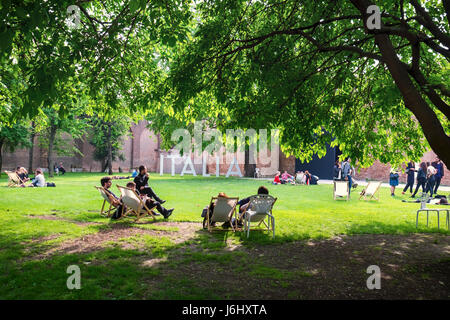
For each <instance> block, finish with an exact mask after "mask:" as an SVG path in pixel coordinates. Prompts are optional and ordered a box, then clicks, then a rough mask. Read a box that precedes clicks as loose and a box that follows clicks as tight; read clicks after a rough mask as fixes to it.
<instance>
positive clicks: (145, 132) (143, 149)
mask: <svg viewBox="0 0 450 320" xmlns="http://www.w3.org/2000/svg"><path fill="white" fill-rule="evenodd" d="M147 125H148V122H147V121H144V120H142V121H139V122H138V123H137V124H134V125H133V126H132V127H131V128H130V135H129V136H127V137H124V142H123V148H122V151H121V152H122V154H123V155H124V160H123V161H122V160H119V161H114V162H113V166H112V167H113V171H114V172H124V173H127V172H130V171H132V169H133V168H137V167H139V166H140V165H145V166H147V168H148V170H149V171H150V172H158V173H159V172H163V173H171V172H172V170H173V171H174V173H176V174H180V173H181V172H182V171H183V169H186V167H185V166H186V161H185V159H183V158H182V157H181V156H179V154H178V152H177V151H175V150H169V151H165V150H161V148H160V145H161V138H160V137H159V136H158V135H157V134H155V133H154V132H153V131H151V130H149V129H148V128H147ZM38 139H39V137H38V136H37V137H36V138H35V147H34V152H33V169H35V168H42V169H43V170H44V171H46V168H47V151H46V150H45V149H42V148H40V147H39V144H38V143H37V142H38ZM68 141H70V142H69V143H72V144H75V145H76V146H77V148H78V149H79V150H80V151H81V153H82V154H83V155H75V156H71V157H61V156H58V155H55V156H54V162H56V163H59V162H62V163H63V165H64V167H65V168H66V170H67V171H74V172H80V171H82V172H100V171H101V168H102V164H101V163H100V162H99V161H96V160H94V158H93V153H94V147H93V146H92V145H91V144H90V143H89V142H88V139H79V140H70V139H69V140H68ZM267 156H268V157H270V159H271V160H270V164H265V165H261V164H257V165H256V167H257V168H259V169H260V174H261V175H262V176H265V177H269V176H270V177H271V176H274V175H275V173H276V171H278V170H279V171H282V172H283V171H284V170H286V171H287V172H289V173H291V174H294V172H295V171H296V170H305V169H306V170H309V171H310V172H311V173H312V174H316V175H318V176H319V178H322V179H330V178H331V177H332V170H333V164H334V159H335V158H336V151H335V149H333V148H328V152H327V155H326V156H325V157H323V158H322V159H316V158H314V159H313V161H311V162H310V163H301V162H300V161H299V160H298V159H296V158H295V157H293V156H290V157H286V156H285V155H284V154H283V152H281V150H279V148H278V149H277V150H272V151H270V150H269V151H268V152H267ZM238 157H240V159H241V160H242V159H243V157H244V155H243V154H242V153H238ZM172 158H173V159H172ZM200 158H202V159H206V162H207V164H206V165H205V166H203V164H202V162H203V160H202V159H200V160H198V159H197V161H195V160H194V156H191V160H192V166H193V168H194V170H195V172H196V174H197V175H202V173H203V172H204V171H205V172H206V173H208V174H210V175H212V176H213V175H216V171H217V168H218V169H219V174H220V175H221V176H223V175H226V174H227V172H228V171H229V169H230V165H231V161H232V160H231V159H226V158H225V157H223V158H222V159H221V160H220V161H219V165H217V163H216V158H215V157H213V156H206V155H205V158H203V156H200ZM161 159H162V160H161ZM435 159H436V155H435V154H434V153H433V152H432V151H429V152H427V153H426V154H424V156H423V157H422V159H421V161H429V162H432V161H434V160H435ZM172 162H173V169H172ZM240 162H241V163H240V164H239V170H240V172H241V173H242V175H245V166H244V164H243V163H242V161H240ZM28 163H29V150H28V149H18V150H16V151H15V152H13V153H8V152H5V151H4V152H3V170H13V169H14V168H15V167H17V166H23V167H26V168H28ZM161 169H162V170H161ZM188 169H190V167H189V168H188ZM233 171H236V169H234V170H233ZM389 172H390V166H389V165H385V164H382V163H380V162H378V161H376V162H375V163H374V164H373V165H372V166H371V167H369V168H365V169H360V170H359V172H357V173H356V180H366V179H369V180H381V181H383V182H388V181H389ZM233 175H236V174H233ZM400 182H403V183H404V182H406V174H401V175H400ZM441 184H443V185H450V171H449V170H448V169H447V168H445V174H444V178H443V179H442V182H441Z"/></svg>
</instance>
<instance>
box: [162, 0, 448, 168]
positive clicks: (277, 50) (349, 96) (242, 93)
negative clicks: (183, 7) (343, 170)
mask: <svg viewBox="0 0 450 320" xmlns="http://www.w3.org/2000/svg"><path fill="white" fill-rule="evenodd" d="M372 4H376V5H378V6H379V8H380V9H381V12H382V14H381V28H380V29H375V30H370V29H368V28H367V24H366V21H367V19H368V17H369V16H370V14H368V13H367V8H368V6H369V5H372ZM449 9H450V1H448V0H444V1H443V3H442V2H441V1H423V2H422V3H420V2H419V1H416V0H411V1H393V0H384V1H376V2H375V3H373V2H372V1H368V0H334V1H330V0H323V1H322V0H318V1H309V0H286V1H279V0H267V1H251V0H216V1H201V2H199V3H198V4H197V6H196V14H197V15H198V17H197V21H198V22H199V23H198V24H197V26H196V27H195V30H194V34H193V36H192V39H191V41H189V42H187V43H186V44H185V45H184V46H180V48H179V50H177V51H176V56H174V57H173V63H172V65H171V75H170V80H171V83H172V84H173V87H174V88H175V89H176V92H175V93H172V96H173V97H174V101H175V102H174V110H172V111H170V112H175V114H176V115H178V116H179V117H180V122H182V121H186V118H189V117H191V118H194V117H198V116H199V115H200V116H205V118H209V120H210V122H209V125H210V126H212V127H218V128H222V129H224V128H229V127H242V128H250V127H251V128H254V129H258V128H270V127H278V128H280V129H281V143H282V150H283V151H286V152H288V153H293V154H295V155H297V156H299V157H300V158H302V159H310V158H311V156H312V154H313V152H318V153H319V154H323V153H324V152H325V144H326V143H332V144H333V145H339V146H340V149H341V150H342V151H343V153H344V155H349V156H351V157H353V158H355V159H357V160H358V161H359V162H360V163H361V164H362V165H370V164H371V163H372V162H373V160H374V159H380V160H381V161H382V162H385V163H386V162H391V163H392V164H398V163H400V162H401V161H404V160H405V159H408V158H410V159H411V158H412V159H418V158H420V156H421V155H422V154H423V152H424V151H425V150H426V148H427V147H428V144H429V146H431V148H432V149H433V150H434V151H435V152H436V153H437V154H438V156H440V158H441V159H442V160H443V161H444V162H445V163H446V165H447V166H448V167H450V137H449V135H448V134H449V132H450V127H449V121H448V119H449V117H450V107H449V101H450V100H449V98H450V94H449V92H450V91H449V84H450V83H449V79H450V65H449V59H450V50H449V47H450V37H449V34H450V30H449V19H450V16H449V15H450V10H449ZM205 97H208V98H206V99H205ZM205 101H206V102H205ZM208 114H210V117H208V116H207V115H208ZM423 137H425V138H426V141H425V140H424V139H423ZM427 142H428V143H427Z"/></svg>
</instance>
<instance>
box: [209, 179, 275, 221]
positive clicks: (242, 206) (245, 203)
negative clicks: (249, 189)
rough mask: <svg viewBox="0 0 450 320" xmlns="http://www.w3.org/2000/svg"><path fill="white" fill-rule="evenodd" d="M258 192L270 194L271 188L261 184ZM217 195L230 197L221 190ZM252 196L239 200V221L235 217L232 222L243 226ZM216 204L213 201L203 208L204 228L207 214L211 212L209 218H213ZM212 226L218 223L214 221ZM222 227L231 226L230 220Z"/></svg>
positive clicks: (259, 193)
mask: <svg viewBox="0 0 450 320" xmlns="http://www.w3.org/2000/svg"><path fill="white" fill-rule="evenodd" d="M257 194H258V195H261V194H269V189H267V188H266V187H264V186H260V187H259V188H258V191H257ZM217 197H218V198H229V197H228V196H227V195H226V194H225V193H224V192H219V194H218V195H217ZM250 198H251V196H249V197H247V198H244V199H242V200H239V201H238V203H237V204H238V205H239V215H238V219H237V221H235V220H234V218H233V219H232V221H231V223H233V225H236V226H237V227H242V226H243V225H244V213H245V211H247V209H250V208H249V205H250ZM214 205H215V203H211V204H210V205H207V206H206V207H205V208H203V211H202V217H203V228H204V229H206V228H207V226H206V221H207V216H206V215H207V214H208V212H209V214H210V217H209V218H211V215H212V213H213V211H214ZM211 226H212V227H215V226H216V223H215V222H212V223H211ZM222 227H223V228H229V227H230V222H228V221H227V222H224V223H223V225H222Z"/></svg>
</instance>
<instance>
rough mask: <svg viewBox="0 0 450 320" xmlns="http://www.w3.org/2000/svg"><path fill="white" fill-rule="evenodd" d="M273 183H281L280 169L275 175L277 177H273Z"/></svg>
mask: <svg viewBox="0 0 450 320" xmlns="http://www.w3.org/2000/svg"><path fill="white" fill-rule="evenodd" d="M272 184H281V180H280V171H277V174H276V175H275V178H274V179H273V182H272Z"/></svg>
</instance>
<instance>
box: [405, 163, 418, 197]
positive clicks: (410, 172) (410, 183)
mask: <svg viewBox="0 0 450 320" xmlns="http://www.w3.org/2000/svg"><path fill="white" fill-rule="evenodd" d="M415 168H416V164H415V163H414V161H410V162H409V163H408V166H407V167H406V175H407V180H406V186H405V188H404V189H403V191H402V194H405V192H406V190H408V188H409V193H412V189H413V187H414V172H416V169H415Z"/></svg>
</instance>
